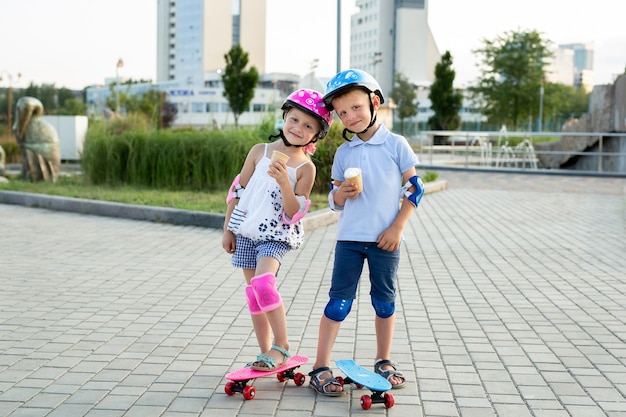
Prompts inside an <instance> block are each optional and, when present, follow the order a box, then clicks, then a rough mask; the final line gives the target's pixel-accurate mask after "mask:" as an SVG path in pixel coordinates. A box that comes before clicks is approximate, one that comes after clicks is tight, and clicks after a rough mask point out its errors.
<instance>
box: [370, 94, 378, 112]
mask: <svg viewBox="0 0 626 417" xmlns="http://www.w3.org/2000/svg"><path fill="white" fill-rule="evenodd" d="M370 94H371V95H370V99H371V100H372V105H373V106H374V111H376V110H378V108H379V107H380V97H379V96H378V94H376V93H370Z"/></svg>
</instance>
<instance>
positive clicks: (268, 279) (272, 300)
mask: <svg viewBox="0 0 626 417" xmlns="http://www.w3.org/2000/svg"><path fill="white" fill-rule="evenodd" d="M250 285H252V288H253V289H254V294H255V295H256V300H257V302H258V303H259V307H260V308H261V311H263V312H264V313H267V312H269V311H273V310H276V309H277V308H278V307H280V306H281V305H282V304H283V299H282V298H281V297H280V294H279V293H278V290H277V289H276V277H275V276H274V274H272V273H271V272H267V273H265V274H261V275H258V276H256V277H254V278H252V279H251V280H250Z"/></svg>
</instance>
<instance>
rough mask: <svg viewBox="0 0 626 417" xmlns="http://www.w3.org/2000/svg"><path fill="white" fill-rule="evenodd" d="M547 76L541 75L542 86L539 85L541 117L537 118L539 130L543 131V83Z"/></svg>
mask: <svg viewBox="0 0 626 417" xmlns="http://www.w3.org/2000/svg"><path fill="white" fill-rule="evenodd" d="M545 81H546V78H545V77H541V86H540V87H539V118H538V119H537V132H541V130H542V125H543V83H544V82H545Z"/></svg>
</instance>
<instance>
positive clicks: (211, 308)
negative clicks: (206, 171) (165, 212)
mask: <svg viewBox="0 0 626 417" xmlns="http://www.w3.org/2000/svg"><path fill="white" fill-rule="evenodd" d="M440 175H441V177H442V178H445V179H447V180H448V189H447V190H445V191H442V192H436V193H433V194H429V195H427V196H425V197H424V199H423V201H422V204H421V206H420V207H419V209H418V210H417V211H416V212H415V214H414V215H413V216H412V218H411V220H410V222H409V224H408V226H407V228H406V241H405V243H404V244H403V247H402V260H401V265H400V270H399V277H398V286H399V294H398V301H397V312H398V321H397V327H396V332H395V342H394V347H393V359H394V360H396V361H398V362H399V363H400V364H401V365H400V366H401V370H402V371H404V373H405V375H406V377H407V380H408V386H407V388H405V389H403V390H394V391H393V394H394V396H395V406H394V407H393V408H390V409H385V408H384V407H383V406H382V405H380V404H375V405H374V406H373V407H372V409H370V410H367V411H363V410H361V408H360V404H359V398H360V396H361V395H362V394H364V393H365V392H366V391H363V390H357V389H354V390H353V391H350V390H349V391H348V394H347V395H344V396H342V397H339V398H326V397H321V396H316V395H315V393H314V392H313V391H312V390H311V389H309V388H307V387H306V386H304V387H297V386H295V385H294V384H293V382H287V383H280V382H278V381H277V380H276V379H275V378H273V377H272V378H262V379H259V380H257V381H256V382H255V387H256V388H257V397H256V399H254V400H253V401H245V400H243V398H242V397H241V395H237V396H233V397H231V396H228V395H226V394H225V393H224V384H225V380H224V375H225V374H226V373H227V372H228V371H230V370H232V369H234V368H238V367H240V366H242V365H244V364H245V363H246V362H248V361H249V360H251V359H252V358H254V356H255V355H256V354H257V353H258V352H257V346H256V341H255V338H254V335H253V332H252V326H251V323H250V318H249V316H248V313H247V308H246V307H245V302H244V280H243V277H242V274H241V272H240V271H239V270H236V269H235V268H233V267H231V266H230V257H229V256H228V255H227V254H226V253H225V252H224V251H223V250H222V249H221V232H220V231H219V230H215V229H206V228H201V227H190V226H174V225H168V224H159V223H151V222H145V221H133V220H125V219H118V218H108V217H99V216H89V215H80V214H72V213H65V212H58V211H49V210H45V209H36V208H26V207H21V206H14V205H2V204H0V230H1V232H2V240H1V243H0V284H1V291H0V415H1V416H10V417H22V416H28V417H38V416H49V417H75V416H76V417H77V416H87V417H100V416H102V417H116V416H124V417H135V416H137V417H151V416H168V417H174V416H175V417H192V416H202V417H206V416H220V417H228V416H279V417H294V416H295V417H300V416H303V417H304V416H316V417H317V416H357V415H387V416H402V417H405V416H426V417H435V416H450V417H456V416H462V417H486V416H500V417H526V416H534V417H544V416H545V417H548V416H549V417H562V416H563V417H565V416H574V417H595V416H611V417H617V416H626V343H625V342H626V340H625V339H626V228H625V222H626V220H625V213H626V179H623V178H595V177H574V176H553V175H520V174H502V173H470V172H459V171H442V172H441V173H440ZM335 234H336V225H334V224H331V225H327V226H322V227H318V228H316V229H314V230H311V231H309V232H308V234H307V238H306V243H305V245H304V246H303V247H302V248H301V249H300V250H298V251H294V252H290V253H289V254H288V255H287V256H286V258H285V262H284V264H283V267H282V269H281V272H280V274H279V275H280V276H279V278H280V291H281V293H282V295H283V298H284V300H285V303H286V307H287V310H288V323H289V332H290V338H291V343H292V346H291V352H292V353H298V354H302V355H307V356H309V357H311V361H310V362H309V364H307V365H306V366H305V367H304V368H302V369H303V370H304V371H305V372H308V371H309V370H310V366H311V365H312V363H313V360H314V356H315V348H316V339H317V330H318V323H319V318H320V314H321V313H322V310H323V308H324V305H325V304H326V302H327V291H328V285H329V281H330V276H331V269H332V261H333V247H334V239H335ZM366 271H367V268H366ZM368 291H369V283H368V280H367V279H363V280H362V285H361V287H360V292H359V298H358V300H357V302H356V303H355V305H354V308H353V311H352V313H351V315H350V316H349V317H348V319H347V320H346V321H345V322H344V324H343V326H342V328H341V332H340V334H339V338H338V341H337V344H336V346H335V350H334V353H333V358H334V359H341V358H355V359H356V360H357V361H359V362H360V363H362V364H363V365H365V366H368V367H372V365H373V360H374V358H373V354H374V351H375V337H374V330H373V329H374V326H373V310H372V307H371V305H370V303H369V296H368ZM335 373H336V374H340V372H339V371H338V370H335ZM307 384H308V378H307Z"/></svg>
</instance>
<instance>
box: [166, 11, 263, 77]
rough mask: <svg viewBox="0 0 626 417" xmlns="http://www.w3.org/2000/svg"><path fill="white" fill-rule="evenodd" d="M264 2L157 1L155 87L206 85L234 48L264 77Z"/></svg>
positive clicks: (223, 64) (221, 67) (224, 63)
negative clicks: (158, 84) (207, 76)
mask: <svg viewBox="0 0 626 417" xmlns="http://www.w3.org/2000/svg"><path fill="white" fill-rule="evenodd" d="M266 10H267V7H266V0H157V82H167V81H174V80H176V81H179V82H182V83H187V84H189V85H193V86H201V85H204V84H205V80H204V74H205V73H212V72H213V73H215V72H219V71H220V70H221V69H223V68H224V67H225V65H226V62H225V60H224V55H225V54H226V53H228V51H229V50H230V49H231V48H232V47H233V46H234V45H238V44H239V45H241V47H242V48H243V50H244V51H246V52H247V53H248V59H249V65H250V66H254V67H256V69H257V70H258V71H259V73H261V74H263V73H264V72H265V35H266V30H265V21H266V19H265V13H266Z"/></svg>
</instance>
